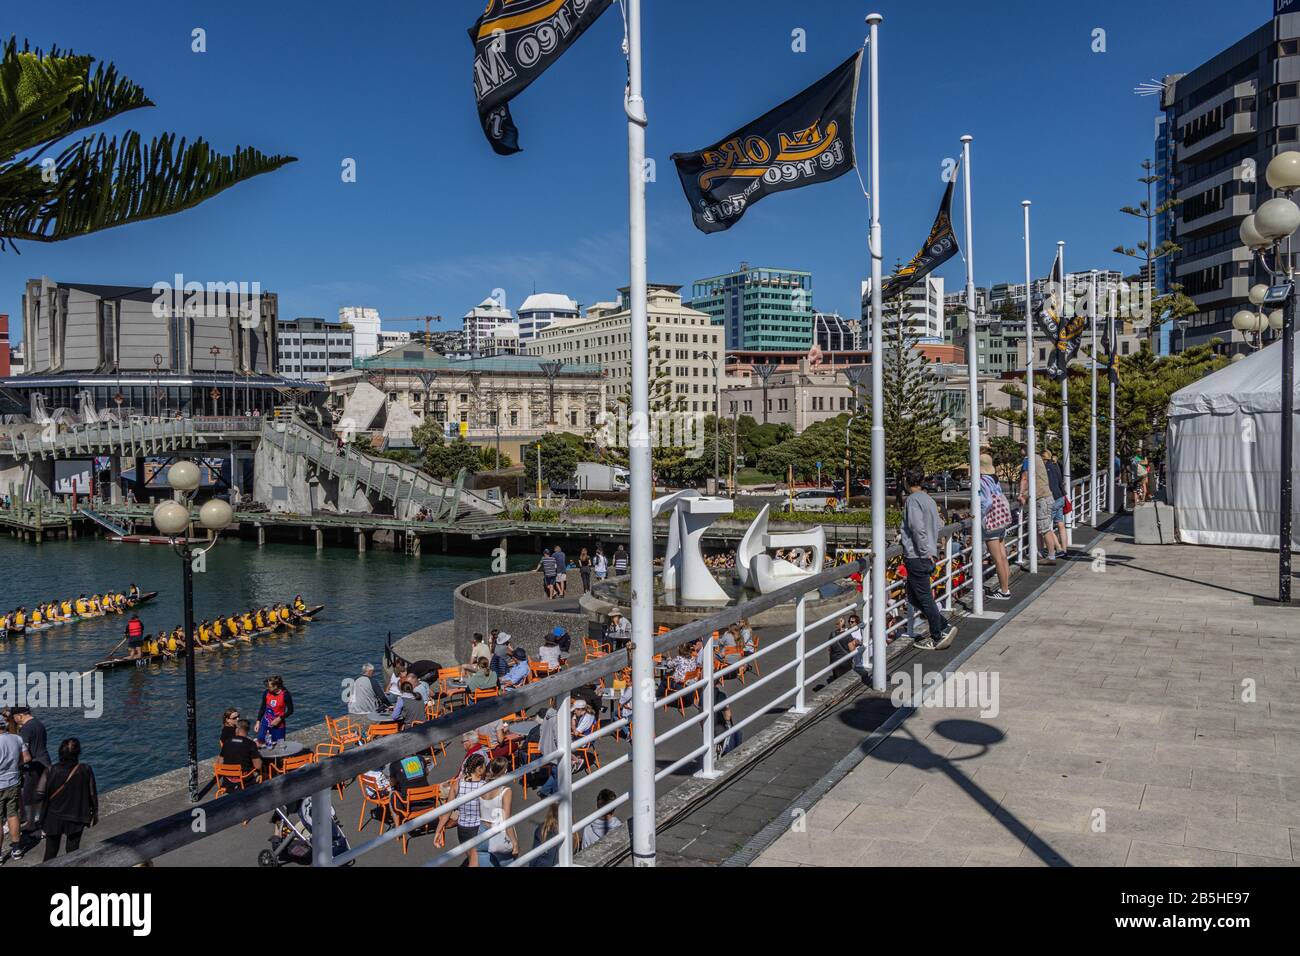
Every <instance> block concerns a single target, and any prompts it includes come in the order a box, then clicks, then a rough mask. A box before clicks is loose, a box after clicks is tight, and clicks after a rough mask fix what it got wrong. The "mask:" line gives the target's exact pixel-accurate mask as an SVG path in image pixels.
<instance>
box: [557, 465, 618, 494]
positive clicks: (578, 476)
mask: <svg viewBox="0 0 1300 956" xmlns="http://www.w3.org/2000/svg"><path fill="white" fill-rule="evenodd" d="M552 487H553V490H555V491H558V492H561V493H563V494H574V493H577V492H582V491H627V490H628V470H627V469H626V468H623V467H621V466H619V465H603V464H601V463H600V462H598V461H580V462H578V468H577V471H576V472H575V473H574V476H573V480H572V481H570V482H567V483H565V484H564V485H554V486H552Z"/></svg>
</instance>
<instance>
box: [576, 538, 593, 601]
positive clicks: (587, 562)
mask: <svg viewBox="0 0 1300 956" xmlns="http://www.w3.org/2000/svg"><path fill="white" fill-rule="evenodd" d="M591 564H592V562H591V555H589V554H588V553H587V549H586V548H583V549H582V550H581V551H579V552H578V576H579V577H580V578H582V593H583V594H586V593H587V592H588V591H590V590H591Z"/></svg>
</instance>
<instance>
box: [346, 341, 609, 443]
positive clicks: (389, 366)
mask: <svg viewBox="0 0 1300 956" xmlns="http://www.w3.org/2000/svg"><path fill="white" fill-rule="evenodd" d="M605 382H606V379H605V375H604V371H603V369H602V368H601V367H600V366H599V365H595V364H587V363H581V362H566V363H565V364H564V366H563V367H561V368H560V369H559V370H558V372H557V374H556V375H555V377H554V380H553V381H552V379H551V378H550V376H548V374H547V372H546V370H545V369H544V368H543V366H542V361H541V360H540V359H538V358H536V357H533V356H528V355H495V356H481V357H473V358H463V359H457V358H449V357H447V356H445V355H442V354H439V353H438V352H435V351H434V350H433V349H430V348H428V347H426V346H424V345H422V344H421V343H418V342H412V343H409V344H407V345H404V346H400V347H398V348H395V349H390V350H389V351H387V352H381V353H380V354H378V355H375V356H372V357H370V358H368V359H360V360H358V361H357V362H356V364H355V367H354V368H352V369H351V370H350V371H346V372H341V373H338V374H335V375H331V376H330V377H329V379H328V382H327V385H328V388H329V394H330V398H329V400H330V403H331V405H333V406H334V407H335V408H336V409H338V410H340V411H341V410H342V409H343V408H345V407H346V405H347V403H348V400H349V399H350V398H351V397H352V396H353V393H354V392H356V391H357V390H358V388H359V387H360V386H361V385H363V384H365V385H368V386H370V387H371V388H373V389H374V390H375V391H376V392H377V394H378V396H380V397H379V398H377V399H376V402H379V401H382V403H383V406H384V407H383V409H376V413H377V414H376V418H375V420H376V421H377V420H378V419H379V418H381V417H382V418H383V419H385V420H386V419H388V418H393V419H397V418H401V419H402V420H406V421H411V422H412V425H413V426H418V425H419V424H421V423H423V422H424V421H425V420H426V419H427V418H433V419H434V420H436V421H438V422H439V423H441V424H442V426H443V428H444V434H446V435H447V436H449V437H451V436H455V435H457V434H460V435H463V436H464V437H465V439H466V440H467V441H469V442H470V443H471V444H474V445H480V446H486V447H497V443H498V442H499V446H500V448H501V450H502V451H503V452H505V453H506V454H508V455H509V456H510V457H511V458H512V459H513V460H515V461H518V460H519V448H520V446H521V445H526V444H528V443H530V442H532V441H534V440H536V439H537V438H538V437H540V436H541V435H544V434H546V433H547V432H553V431H566V432H572V433H573V434H576V435H586V434H589V433H590V432H591V431H592V430H593V429H594V428H595V427H596V426H597V424H598V419H599V416H600V412H601V410H602V409H603V408H604V407H605ZM552 408H553V411H552ZM380 412H382V415H379V414H378V413H380ZM370 427H372V426H371V425H370V424H369V423H368V424H367V425H366V426H364V427H363V430H364V429H366V428H370ZM376 427H377V426H376Z"/></svg>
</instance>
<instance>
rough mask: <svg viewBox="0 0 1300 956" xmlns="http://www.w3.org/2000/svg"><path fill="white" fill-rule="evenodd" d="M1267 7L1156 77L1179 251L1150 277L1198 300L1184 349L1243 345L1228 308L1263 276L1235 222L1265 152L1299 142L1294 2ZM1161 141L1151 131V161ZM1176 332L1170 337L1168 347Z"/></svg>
mask: <svg viewBox="0 0 1300 956" xmlns="http://www.w3.org/2000/svg"><path fill="white" fill-rule="evenodd" d="M1292 8H1295V9H1296V10H1297V12H1294V13H1289V12H1285V11H1286V10H1288V9H1292ZM1274 9H1275V15H1274V16H1273V18H1272V19H1271V20H1269V21H1268V22H1267V23H1265V24H1263V25H1262V26H1260V27H1259V28H1258V29H1257V30H1255V31H1254V32H1252V33H1251V34H1250V35H1249V36H1247V37H1244V38H1243V39H1241V40H1239V41H1237V42H1236V43H1234V44H1233V45H1232V46H1230V47H1228V48H1227V49H1226V50H1224V51H1223V52H1221V53H1219V54H1218V55H1216V56H1215V57H1213V58H1212V59H1210V60H1208V61H1207V62H1205V63H1203V64H1201V65H1200V66H1198V67H1196V68H1195V69H1193V70H1191V71H1190V72H1188V73H1185V74H1183V75H1181V76H1177V77H1170V78H1169V79H1168V80H1167V81H1166V90H1165V93H1164V104H1163V105H1164V113H1165V121H1166V123H1167V140H1166V142H1165V146H1166V147H1167V148H1172V157H1170V158H1168V161H1167V167H1166V168H1167V169H1168V170H1169V172H1170V173H1171V175H1172V179H1173V190H1174V192H1173V195H1174V196H1175V198H1177V199H1179V200H1180V201H1181V202H1180V205H1179V206H1178V207H1177V208H1176V209H1175V210H1174V211H1173V213H1172V217H1171V221H1170V222H1169V223H1167V226H1168V228H1169V229H1170V230H1171V238H1173V239H1174V241H1175V242H1177V243H1178V244H1179V245H1180V246H1182V251H1181V252H1180V253H1178V254H1177V255H1176V256H1175V257H1172V258H1171V261H1170V262H1169V263H1168V271H1163V270H1162V271H1161V272H1159V273H1157V280H1156V281H1157V285H1158V286H1159V285H1160V283H1161V282H1164V283H1166V287H1167V285H1168V284H1173V283H1177V284H1178V285H1181V286H1182V288H1183V292H1184V293H1186V294H1187V295H1189V296H1190V297H1191V298H1192V299H1193V300H1194V301H1195V302H1196V304H1197V306H1198V307H1199V310H1198V311H1197V313H1196V314H1195V315H1192V316H1190V317H1189V320H1188V323H1187V328H1186V336H1185V338H1186V344H1187V347H1189V348H1190V347H1191V346H1193V345H1201V344H1205V343H1207V342H1209V341H1211V340H1212V339H1214V338H1219V339H1222V340H1224V342H1226V343H1235V344H1230V345H1229V346H1228V348H1229V350H1239V349H1241V348H1244V347H1245V341H1244V338H1243V334H1242V333H1240V332H1235V331H1234V330H1233V328H1232V316H1233V315H1234V314H1235V313H1236V312H1238V311H1239V310H1241V309H1243V308H1247V307H1249V306H1248V299H1247V293H1248V291H1249V289H1250V287H1251V285H1252V284H1254V283H1256V282H1259V281H1264V280H1263V278H1262V277H1261V276H1257V275H1255V272H1254V269H1255V266H1254V265H1253V263H1252V260H1251V254H1250V252H1249V251H1248V250H1247V249H1246V248H1245V247H1244V246H1243V245H1242V244H1241V239H1240V235H1239V232H1240V228H1241V221H1242V219H1244V218H1245V217H1246V216H1247V215H1248V214H1250V213H1251V212H1252V211H1253V210H1254V209H1256V208H1258V206H1259V204H1260V203H1261V202H1263V201H1265V200H1267V199H1269V198H1271V193H1270V191H1269V189H1268V184H1267V183H1266V182H1265V180H1264V170H1265V169H1266V168H1267V167H1268V163H1269V160H1271V159H1272V158H1273V157H1274V156H1275V155H1277V154H1278V153H1280V152H1284V151H1286V150H1295V149H1300V4H1296V3H1295V2H1294V0H1275V8H1274ZM1161 146H1162V138H1161V136H1160V135H1159V134H1158V135H1157V140H1156V148H1157V167H1159V166H1160V149H1161ZM1182 341H1183V336H1182V335H1176V336H1172V337H1170V342H1171V344H1172V345H1173V346H1174V347H1175V348H1180V347H1181V346H1182Z"/></svg>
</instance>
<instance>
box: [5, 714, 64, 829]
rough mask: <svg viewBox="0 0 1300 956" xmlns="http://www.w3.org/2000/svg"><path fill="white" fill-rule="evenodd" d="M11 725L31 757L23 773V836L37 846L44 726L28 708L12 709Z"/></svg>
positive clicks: (45, 763)
mask: <svg viewBox="0 0 1300 956" xmlns="http://www.w3.org/2000/svg"><path fill="white" fill-rule="evenodd" d="M13 717H14V722H15V723H16V724H17V725H18V733H19V735H20V736H21V737H22V738H23V746H25V747H26V748H27V753H28V754H29V755H30V756H31V760H30V761H29V762H28V764H27V767H26V769H25V770H24V772H23V792H22V798H23V822H22V829H23V832H24V833H26V834H27V835H28V837H29V838H32V842H33V844H34V843H35V842H39V839H40V833H41V806H40V800H39V799H38V798H37V794H38V793H39V792H40V790H41V783H42V782H43V780H44V778H45V774H46V773H47V772H48V771H49V769H50V765H51V764H52V763H54V761H53V760H51V759H50V748H49V745H48V744H47V743H46V733H45V724H43V723H41V720H40V718H39V717H33V716H32V711H31V708H30V707H15V708H14V709H13Z"/></svg>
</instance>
